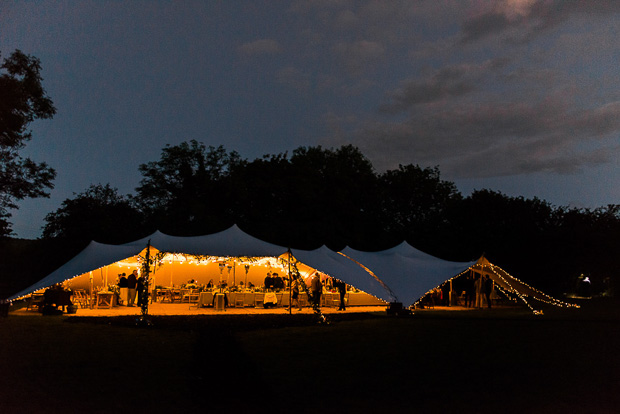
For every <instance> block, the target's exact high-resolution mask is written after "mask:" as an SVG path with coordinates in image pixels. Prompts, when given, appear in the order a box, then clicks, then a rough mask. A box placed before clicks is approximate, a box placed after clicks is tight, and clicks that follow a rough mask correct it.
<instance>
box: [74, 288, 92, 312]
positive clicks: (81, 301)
mask: <svg viewBox="0 0 620 414" xmlns="http://www.w3.org/2000/svg"><path fill="white" fill-rule="evenodd" d="M73 300H74V301H75V303H76V304H77V305H78V306H79V307H80V308H82V309H86V308H88V307H89V305H90V304H89V303H88V302H89V300H88V296H86V291H85V290H82V289H76V290H74V291H73Z"/></svg>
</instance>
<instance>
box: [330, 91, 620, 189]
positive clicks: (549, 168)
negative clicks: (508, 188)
mask: <svg viewBox="0 0 620 414" xmlns="http://www.w3.org/2000/svg"><path fill="white" fill-rule="evenodd" d="M619 130H620V101H617V102H610V103H607V104H604V105H601V106H598V107H595V108H592V109H589V110H582V111H575V110H574V108H571V107H569V106H567V105H564V104H563V103H562V102H561V97H559V96H558V97H556V98H555V99H548V100H546V101H543V102H539V103H523V102H521V103H501V102H489V103H486V104H474V103H472V102H470V103H469V104H462V105H454V104H446V105H442V106H441V107H440V108H436V107H433V106H429V107H424V108H420V110H418V111H415V112H413V113H411V114H410V115H409V116H408V117H407V118H406V119H405V120H403V121H395V122H386V121H377V120H374V121H372V122H369V123H367V124H366V125H364V126H363V127H362V128H359V129H358V130H355V131H353V132H351V133H350V134H349V135H348V137H347V142H351V143H353V144H354V145H357V146H359V147H360V149H361V150H362V151H363V152H364V153H365V154H366V155H367V156H368V157H369V158H370V159H371V160H372V161H373V162H374V164H375V167H376V168H377V169H389V168H394V167H396V166H397V165H398V164H399V163H411V162H414V163H419V164H422V165H425V166H426V165H438V164H439V165H440V168H441V170H442V172H444V173H447V174H449V175H451V176H453V177H457V178H471V177H488V176H506V175H518V174H527V173H533V172H540V171H543V172H552V173H560V174H566V173H572V172H575V171H578V170H579V169H581V168H583V167H584V166H588V165H596V164H600V163H607V162H610V161H612V160H614V159H616V158H617V157H618V156H620V145H618V143H617V141H618V132H617V131H619ZM341 135H342V134H341Z"/></svg>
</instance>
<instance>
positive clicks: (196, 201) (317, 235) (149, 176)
mask: <svg viewBox="0 0 620 414" xmlns="http://www.w3.org/2000/svg"><path fill="white" fill-rule="evenodd" d="M139 170H140V172H141V174H142V177H143V178H142V180H141V182H140V185H139V186H138V187H137V188H136V190H135V194H130V195H121V194H119V193H118V191H117V190H116V189H115V188H112V187H111V186H110V185H109V184H106V185H101V184H97V185H92V186H91V187H89V188H88V189H87V190H86V191H84V192H82V193H80V194H77V195H76V196H75V197H74V198H72V199H67V200H65V201H64V202H63V203H62V206H61V207H60V208H59V209H58V210H57V211H55V212H52V213H50V214H48V215H47V217H46V218H45V222H46V224H45V227H44V229H43V237H44V238H47V239H51V238H61V239H71V240H74V241H75V240H81V241H83V242H84V243H86V242H88V241H90V240H96V241H99V242H103V243H122V242H127V241H131V240H135V239H137V238H139V237H142V236H145V235H148V234H150V233H152V232H153V231H155V230H160V231H162V232H164V233H166V234H171V235H177V236H192V235H202V234H208V233H213V232H217V231H221V230H224V229H226V228H228V227H230V226H231V225H233V224H237V225H239V226H240V227H241V228H242V229H243V230H244V231H246V232H248V233H250V234H252V235H254V236H255V237H258V238H261V239H263V240H266V241H269V242H272V243H276V244H279V245H282V246H289V247H293V248H301V249H314V248H317V247H320V246H321V245H323V244H325V245H327V246H328V247H330V248H331V249H334V250H340V249H342V248H344V247H345V246H351V247H353V248H355V249H359V250H367V251H376V250H382V249H385V248H388V247H392V246H394V245H395V244H397V243H399V242H401V241H403V240H406V241H407V242H409V243H410V244H411V245H413V246H414V247H416V248H418V249H420V250H422V251H425V252H427V253H429V254H432V255H434V256H437V257H440V258H443V259H446V260H455V261H468V260H475V259H477V258H479V257H480V256H481V255H482V254H485V255H486V257H488V258H489V259H490V260H491V261H492V262H495V263H496V264H498V265H500V266H502V267H503V268H504V269H505V270H507V271H509V272H510V273H513V274H515V275H517V277H522V278H523V279H525V280H526V281H530V282H531V283H533V284H535V285H537V286H540V287H541V288H544V289H548V290H551V291H555V292H558V290H568V289H570V287H571V286H570V284H571V281H572V280H574V279H575V278H576V277H577V276H579V275H580V274H582V273H584V274H587V275H588V276H589V277H590V278H591V279H592V280H593V281H594V282H598V283H599V284H602V283H603V281H604V280H605V278H607V277H616V276H615V275H616V273H617V271H616V268H615V265H616V263H617V259H616V257H615V255H614V254H613V252H615V251H618V247H620V205H609V206H606V207H600V208H596V209H578V208H569V207H555V206H553V205H551V204H550V203H548V202H546V201H544V200H540V199H538V198H533V199H526V198H523V197H510V196H507V195H505V194H502V193H501V192H497V191H492V190H488V189H485V190H478V191H474V192H473V193H472V194H470V195H469V196H466V197H464V196H463V195H462V194H461V193H460V192H459V191H458V190H457V187H456V185H455V184H454V183H452V182H450V181H446V180H443V179H442V178H441V175H440V171H439V168H438V167H426V168H423V167H420V166H418V165H412V164H409V165H400V166H399V167H398V168H396V169H394V170H388V171H386V172H383V173H378V172H376V171H375V169H374V168H373V166H372V163H371V162H370V160H369V159H368V158H366V157H365V156H364V155H363V154H362V153H361V152H360V151H359V149H358V148H356V147H354V146H351V145H345V146H342V147H340V148H329V149H328V148H322V147H321V146H314V147H299V148H297V149H295V150H294V151H292V153H291V154H290V155H289V154H288V153H280V154H275V155H266V156H263V157H261V158H257V159H254V160H247V159H243V158H242V157H241V156H240V155H239V154H238V153H236V152H235V151H227V150H226V149H225V148H224V147H223V146H219V147H213V146H209V147H207V146H205V145H204V144H202V143H200V142H198V141H195V140H192V141H189V142H183V143H181V144H179V145H174V146H170V145H168V146H166V147H165V148H163V150H162V153H161V158H160V159H159V160H157V161H152V162H148V163H146V164H142V165H140V166H139Z"/></svg>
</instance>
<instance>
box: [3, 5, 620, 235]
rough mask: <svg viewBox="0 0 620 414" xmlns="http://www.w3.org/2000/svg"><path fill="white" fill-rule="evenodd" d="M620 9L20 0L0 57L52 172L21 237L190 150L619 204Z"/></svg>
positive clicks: (27, 207) (19, 226)
mask: <svg viewBox="0 0 620 414" xmlns="http://www.w3.org/2000/svg"><path fill="white" fill-rule="evenodd" d="M618 39H620V1H617V0H610V1H595V0H588V1H553V0H540V1H536V0H505V1H501V0H498V1H474V0H470V1H467V0H458V1H457V0H451V1H448V0H430V1H411V0H408V1H346V0H341V1H338V0H336V1H327V0H316V1H299V2H296V1H273V0H270V1H217V2H216V1H182V2H172V1H130V2H121V1H104V0H101V1H79V2H74V1H53V2H51V1H49V2H46V1H37V2H33V1H27V2H26V1H23V2H22V1H10V0H3V1H2V2H0V51H1V52H2V57H3V58H5V57H8V56H9V54H10V53H11V52H12V51H13V50H15V49H20V50H22V51H23V52H24V53H27V54H30V55H33V56H36V57H37V58H39V59H40V60H41V63H42V66H43V71H42V76H43V78H44V82H43V85H44V87H45V89H46V91H47V93H48V95H49V96H50V97H51V98H52V100H53V101H54V103H55V106H56V107H57V110H58V113H57V115H56V116H55V117H54V118H53V119H52V120H44V121H37V122H35V123H34V124H33V125H32V128H31V129H32V131H33V136H34V138H33V140H32V141H31V142H30V143H29V144H28V146H27V147H26V149H25V150H24V151H23V155H26V156H29V157H31V158H33V159H34V160H35V161H37V162H41V161H45V162H47V163H48V164H49V165H50V166H52V167H53V168H55V169H56V170H57V172H58V175H57V178H56V180H55V189H54V190H53V191H52V193H51V198H50V199H34V200H25V201H23V202H20V206H21V208H20V210H17V211H13V218H12V221H13V223H14V226H13V228H14V231H15V232H16V233H17V235H18V236H19V237H25V238H35V237H38V236H39V235H40V233H41V227H42V226H43V225H44V222H43V218H44V217H45V215H46V214H47V213H49V212H52V211H55V210H56V209H58V208H59V207H60V205H61V203H62V201H63V200H65V199H67V198H72V197H73V194H74V193H79V192H82V191H84V190H85V189H86V188H87V187H88V186H89V185H90V184H97V183H102V184H106V183H109V184H110V185H111V186H113V187H116V188H118V189H119V192H120V193H121V194H128V193H132V192H133V190H134V189H135V188H136V187H137V186H138V184H139V181H140V179H141V175H140V173H139V171H138V165H139V164H142V163H146V162H149V161H155V160H158V159H159V157H160V153H161V149H162V148H163V147H164V146H165V145H166V144H171V145H175V144H178V143H180V142H183V141H188V140H191V139H196V140H198V141H201V142H204V143H205V144H206V145H213V146H218V145H220V144H223V145H224V146H225V147H226V149H227V150H236V151H238V152H239V153H240V154H241V156H242V157H244V158H248V159H254V158H257V157H260V156H262V155H264V154H275V153H280V152H284V151H289V153H290V151H292V150H293V149H295V148H297V147H299V146H310V145H322V146H324V147H328V148H329V147H339V146H341V145H343V144H353V145H356V146H357V147H359V148H360V150H361V151H362V152H363V153H364V154H365V155H366V156H367V157H368V158H369V159H370V160H371V161H372V162H373V165H374V166H375V168H376V170H377V171H379V172H382V171H384V170H386V169H391V168H396V167H397V166H398V164H410V163H411V164H419V165H420V166H422V167H427V166H439V169H440V171H441V173H442V178H443V179H446V180H450V181H454V182H455V183H456V184H457V185H458V188H459V190H460V191H461V192H462V193H463V195H465V196H467V195H469V194H470V193H471V191H472V190H474V189H482V188H490V189H493V190H498V191H502V192H503V193H505V194H507V195H510V196H524V197H528V198H530V197H535V196H536V197H538V198H542V199H545V200H547V201H549V202H550V203H552V204H553V205H556V206H566V205H570V206H574V207H598V206H603V205H606V204H610V203H616V204H618V203H620V189H619V188H620V185H619V184H620V168H619V167H620V161H619V159H620V156H619V155H620V139H619V138H620V69H619V68H620V44H619V41H618Z"/></svg>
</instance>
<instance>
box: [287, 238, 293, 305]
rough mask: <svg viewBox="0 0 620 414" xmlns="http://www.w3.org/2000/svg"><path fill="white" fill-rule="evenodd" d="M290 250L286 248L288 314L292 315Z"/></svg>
mask: <svg viewBox="0 0 620 414" xmlns="http://www.w3.org/2000/svg"><path fill="white" fill-rule="evenodd" d="M292 256H293V255H292V254H291V248H290V247H289V248H288V314H289V315H292V314H293V279H292V278H291V257H292Z"/></svg>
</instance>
